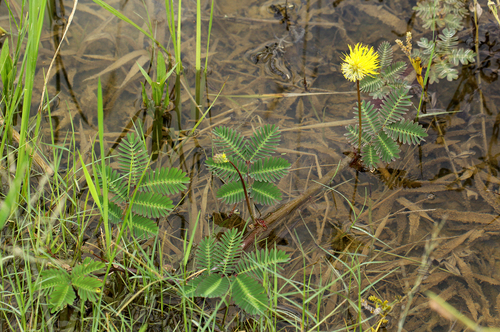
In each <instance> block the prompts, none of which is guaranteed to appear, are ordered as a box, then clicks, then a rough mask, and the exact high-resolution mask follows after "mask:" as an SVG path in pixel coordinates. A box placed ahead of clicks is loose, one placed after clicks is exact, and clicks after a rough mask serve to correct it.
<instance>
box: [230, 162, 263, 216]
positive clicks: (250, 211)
mask: <svg viewBox="0 0 500 332" xmlns="http://www.w3.org/2000/svg"><path fill="white" fill-rule="evenodd" d="M228 161H229V163H230V164H231V165H232V166H233V167H234V169H235V170H236V172H238V175H239V176H240V181H241V184H242V185H243V192H244V193H245V199H246V201H247V208H248V212H249V213H250V217H252V221H253V223H254V224H255V223H256V221H255V218H254V216H253V212H252V209H251V208H250V199H249V198H248V194H247V187H246V186H245V181H243V176H241V173H240V170H239V169H238V167H236V165H235V164H233V162H232V161H231V160H228Z"/></svg>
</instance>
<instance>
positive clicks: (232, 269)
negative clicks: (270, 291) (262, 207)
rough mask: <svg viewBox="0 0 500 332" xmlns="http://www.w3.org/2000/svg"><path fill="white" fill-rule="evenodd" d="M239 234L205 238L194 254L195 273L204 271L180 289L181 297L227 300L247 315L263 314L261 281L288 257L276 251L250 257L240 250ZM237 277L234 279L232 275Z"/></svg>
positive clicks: (232, 232) (264, 298) (264, 296)
mask: <svg viewBox="0 0 500 332" xmlns="http://www.w3.org/2000/svg"><path fill="white" fill-rule="evenodd" d="M242 235H243V234H242V232H239V231H238V230H237V229H235V228H233V229H231V230H229V231H226V232H225V233H224V234H223V235H222V236H221V238H220V240H219V241H218V242H217V241H215V239H214V238H211V237H207V238H204V239H203V240H202V241H201V243H200V245H199V246H198V249H197V251H196V270H200V269H207V271H205V272H204V273H203V274H202V275H200V276H198V277H197V278H195V279H193V280H190V281H189V282H188V284H187V285H186V286H184V287H182V288H181V291H182V292H183V294H185V295H186V294H187V295H188V296H201V297H210V298H213V297H225V296H226V295H230V298H231V299H232V300H233V301H234V303H235V304H237V305H238V306H239V307H240V308H241V309H243V310H244V311H246V312H247V313H249V314H252V315H254V314H262V313H264V311H265V310H267V308H268V306H269V300H268V296H267V294H266V290H265V289H264V287H263V285H262V284H261V283H260V282H259V281H258V280H256V279H254V278H253V277H256V278H257V279H260V280H262V279H263V277H264V274H265V273H272V271H275V270H276V269H278V268H281V267H280V266H279V265H278V264H280V263H286V262H288V261H289V259H290V258H289V256H288V254H286V253H285V252H283V251H281V250H277V249H275V248H273V249H271V250H269V249H267V248H266V249H262V250H258V251H256V252H252V253H249V254H247V253H245V252H243V251H242V250H241V244H242V242H243V239H242ZM233 273H237V276H235V275H233Z"/></svg>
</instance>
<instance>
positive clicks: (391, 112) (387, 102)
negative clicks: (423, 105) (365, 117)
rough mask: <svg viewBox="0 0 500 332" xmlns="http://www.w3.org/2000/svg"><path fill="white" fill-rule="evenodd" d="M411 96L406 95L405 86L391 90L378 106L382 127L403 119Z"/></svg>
mask: <svg viewBox="0 0 500 332" xmlns="http://www.w3.org/2000/svg"><path fill="white" fill-rule="evenodd" d="M410 98H411V96H409V95H408V89H407V88H400V89H396V90H393V91H392V92H391V93H390V94H389V95H388V96H387V97H386V98H385V99H384V101H383V103H382V106H381V107H380V115H381V116H382V121H383V123H382V127H385V126H386V125H388V124H390V123H393V122H396V121H399V120H401V119H403V115H404V114H405V113H406V112H407V111H408V108H409V107H410V106H411V101H410Z"/></svg>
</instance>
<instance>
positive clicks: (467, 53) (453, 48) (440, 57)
mask: <svg viewBox="0 0 500 332" xmlns="http://www.w3.org/2000/svg"><path fill="white" fill-rule="evenodd" d="M458 43H459V42H458V37H457V36H456V30H454V29H451V28H445V29H443V31H442V33H440V34H439V35H438V38H437V40H436V41H435V42H434V41H432V40H431V41H430V40H428V39H427V38H425V37H422V38H420V41H418V42H417V44H418V46H420V47H421V48H422V50H418V49H415V50H413V57H414V58H415V57H419V58H420V59H422V61H423V63H427V62H429V59H430V58H432V64H431V67H430V72H429V82H430V83H431V84H432V83H434V82H439V79H443V78H445V77H446V79H447V80H448V81H453V80H454V79H457V78H458V70H457V69H456V68H453V67H456V66H458V65H459V64H460V63H461V64H462V65H467V64H469V63H473V62H474V61H475V59H474V57H475V56H476V53H474V52H473V51H472V50H469V49H464V48H458V47H457V45H458Z"/></svg>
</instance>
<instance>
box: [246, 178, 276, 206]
mask: <svg viewBox="0 0 500 332" xmlns="http://www.w3.org/2000/svg"><path fill="white" fill-rule="evenodd" d="M250 196H252V198H253V200H254V202H256V203H258V204H265V205H273V204H275V203H277V202H278V201H280V200H281V191H280V190H279V189H278V187H276V185H275V184H273V183H269V182H260V181H255V182H254V183H253V184H252V188H251V190H250Z"/></svg>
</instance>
